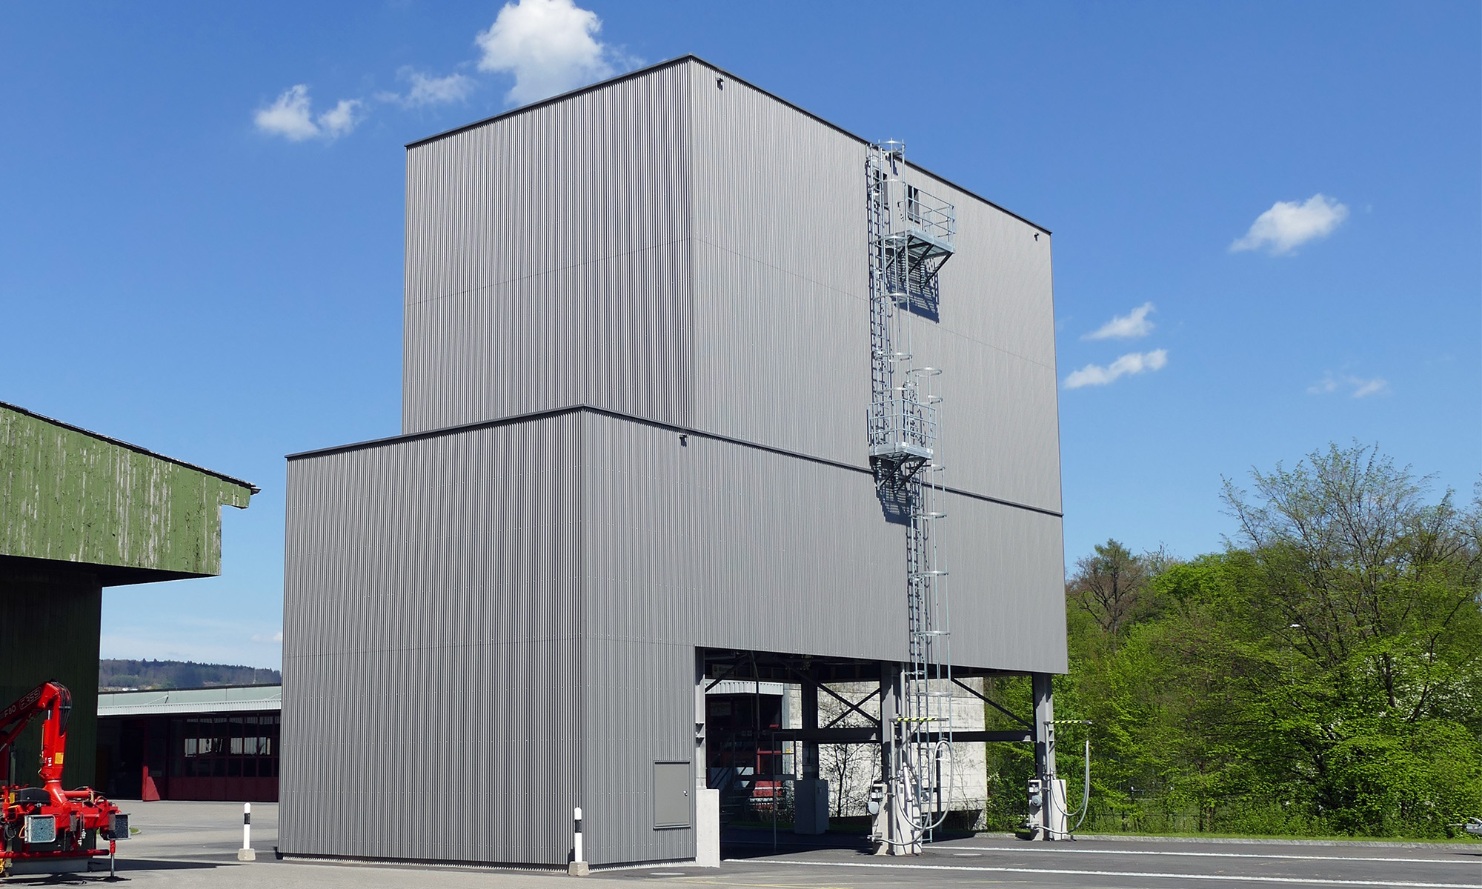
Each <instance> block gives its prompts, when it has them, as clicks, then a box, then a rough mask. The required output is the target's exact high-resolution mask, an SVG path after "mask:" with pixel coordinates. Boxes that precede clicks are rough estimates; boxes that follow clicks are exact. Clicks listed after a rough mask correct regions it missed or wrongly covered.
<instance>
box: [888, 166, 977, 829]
mask: <svg viewBox="0 0 1482 889" xmlns="http://www.w3.org/2000/svg"><path fill="white" fill-rule="evenodd" d="M904 165H905V146H904V145H903V144H902V143H899V142H882V143H880V144H878V145H872V146H870V149H869V154H868V158H867V160H866V163H865V181H866V192H867V201H866V204H867V213H866V215H867V226H868V236H869V263H870V358H871V361H870V408H869V412H868V415H867V420H868V424H867V425H868V432H869V446H870V467H871V469H872V470H873V472H874V476H875V486H876V488H877V490H878V491H879V494H880V497H881V500H882V503H885V504H887V506H893V507H895V508H896V509H897V510H898V512H899V513H900V514H902V515H903V518H904V520H905V524H906V605H907V629H908V633H909V638H908V652H909V658H910V660H909V661H908V662H907V663H905V664H903V665H902V667H901V685H900V710H899V715H898V716H897V718H896V723H895V726H894V731H893V738H892V740H893V747H894V751H895V755H894V758H893V761H892V764H891V765H892V771H893V773H894V774H893V775H892V776H891V780H890V781H889V782H888V784H889V786H890V788H891V791H890V792H891V794H892V796H894V797H895V799H894V800H893V802H894V804H895V806H896V807H898V810H899V811H903V812H905V813H907V816H906V819H905V823H907V824H908V825H909V827H908V831H909V834H910V835H909V836H906V837H896V838H893V839H892V838H889V837H884V838H882V839H885V840H886V841H888V842H893V843H895V844H897V845H915V844H919V843H920V842H921V841H922V840H923V839H929V838H930V833H931V831H932V830H933V829H934V828H935V827H937V826H938V825H940V823H941V821H942V820H943V819H944V818H945V817H946V811H947V807H948V802H949V799H948V797H949V796H950V789H951V772H952V757H951V754H952V692H951V691H950V688H951V681H952V659H951V650H950V646H951V635H950V633H949V631H948V613H947V594H946V577H947V572H946V570H945V569H944V568H943V566H942V563H941V559H940V555H939V553H938V551H937V533H936V528H937V524H938V523H939V522H940V521H941V520H942V519H944V518H945V517H946V513H945V512H944V511H943V510H942V501H943V496H942V494H943V492H942V469H943V466H942V463H941V459H940V455H939V445H938V437H939V433H940V425H939V420H938V405H939V404H940V403H941V400H942V399H941V397H940V396H939V395H938V394H936V393H935V392H934V391H933V383H934V381H935V380H936V378H937V377H938V376H940V375H941V370H939V369H938V368H935V367H930V366H927V365H922V364H918V363H917V362H916V358H915V355H914V354H913V351H912V343H911V327H912V317H913V315H916V314H918V309H919V308H921V307H927V308H929V310H930V311H929V313H928V312H926V311H922V312H920V314H930V315H931V316H933V317H934V316H935V314H936V298H937V285H938V282H937V272H938V271H939V270H940V269H941V267H942V265H943V264H944V263H945V262H946V261H947V260H948V259H949V258H951V255H952V241H953V237H954V235H955V234H956V225H957V220H956V215H955V209H954V208H953V206H952V205H951V204H948V203H946V202H945V201H942V200H940V199H938V198H935V197H933V196H931V195H929V194H927V193H925V192H923V191H922V190H920V189H919V188H917V187H915V186H911V185H907V184H906V183H905V182H904V181H903V180H902V179H901V170H902V168H903V167H904ZM933 681H935V684H936V688H935V689H933ZM882 728H883V727H882Z"/></svg>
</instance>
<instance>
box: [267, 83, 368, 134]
mask: <svg viewBox="0 0 1482 889" xmlns="http://www.w3.org/2000/svg"><path fill="white" fill-rule="evenodd" d="M360 108H361V101H360V100H359V99H341V100H340V101H339V102H338V103H337V104H336V105H335V106H334V107H333V108H331V109H329V110H328V111H324V112H321V113H319V114H318V115H315V114H314V111H313V107H312V103H311V101H310V99H309V87H308V86H307V85H305V84H302V83H300V84H295V85H294V86H291V87H289V88H288V89H286V90H284V91H283V94H282V95H280V96H279V97H278V99H277V101H275V102H273V103H272V104H271V105H267V106H265V107H262V108H259V109H257V113H256V114H254V115H253V121H254V122H255V123H256V124H257V128H258V129H259V130H261V131H262V132H264V133H268V134H269V135H273V136H282V137H283V138H285V139H287V140H288V141H290V142H303V141H305V140H307V139H324V140H328V141H332V140H334V139H338V138H339V137H341V136H343V135H345V134H347V133H349V132H350V131H351V130H353V129H355V126H356V124H358V123H360V120H361V117H360V114H359V112H360Z"/></svg>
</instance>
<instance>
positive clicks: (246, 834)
mask: <svg viewBox="0 0 1482 889" xmlns="http://www.w3.org/2000/svg"><path fill="white" fill-rule="evenodd" d="M237 860H238V861H256V860H257V853H256V852H254V851H252V803H242V848H240V849H238V850H237Z"/></svg>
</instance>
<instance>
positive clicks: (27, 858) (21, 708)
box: [0, 682, 129, 878]
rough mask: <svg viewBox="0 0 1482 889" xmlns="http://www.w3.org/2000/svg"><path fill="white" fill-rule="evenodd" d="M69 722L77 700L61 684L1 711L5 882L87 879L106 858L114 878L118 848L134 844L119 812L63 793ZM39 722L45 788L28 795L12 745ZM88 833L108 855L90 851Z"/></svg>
mask: <svg viewBox="0 0 1482 889" xmlns="http://www.w3.org/2000/svg"><path fill="white" fill-rule="evenodd" d="M71 714H72V693H71V692H69V691H68V690H67V689H66V687H65V686H63V685H61V684H59V683H56V682H43V683H41V684H40V685H38V686H36V687H35V688H34V689H32V690H31V691H29V692H27V693H26V694H24V695H22V696H21V697H20V699H19V700H17V701H16V702H15V703H13V704H11V705H10V706H9V707H6V708H5V709H4V710H0V878H3V877H8V876H11V875H12V874H46V873H50V874H56V873H72V872H76V871H84V870H87V869H88V863H89V861H91V860H92V859H93V858H95V857H98V856H101V855H107V856H108V857H109V861H108V863H109V870H110V871H111V870H112V865H113V856H114V854H115V853H116V852H117V849H116V842H117V841H118V840H122V839H127V838H128V836H129V816H128V815H125V814H123V813H122V812H120V811H119V810H118V806H116V805H114V804H113V803H111V802H109V801H108V800H106V799H104V798H103V797H101V796H99V795H98V793H97V792H96V791H93V790H90V789H88V788H86V787H83V788H79V789H77V790H63V789H62V764H63V762H64V760H65V757H66V754H67V720H68V717H70V716H71ZM37 716H40V717H41V718H42V723H41V768H40V770H39V776H40V778H41V786H40V787H25V786H22V785H20V784H17V783H15V782H16V778H15V776H14V775H12V774H11V768H12V766H11V759H12V756H11V745H13V744H14V743H15V739H16V738H17V737H19V736H20V734H21V732H22V731H23V730H24V729H25V727H26V726H27V724H29V723H30V722H31V720H32V719H34V718H35V717H37ZM89 831H95V832H96V835H97V836H101V837H102V838H103V839H105V840H107V841H108V848H107V850H106V851H105V850H103V849H98V848H89V843H88V840H89V838H90V835H89V833H88V832H89Z"/></svg>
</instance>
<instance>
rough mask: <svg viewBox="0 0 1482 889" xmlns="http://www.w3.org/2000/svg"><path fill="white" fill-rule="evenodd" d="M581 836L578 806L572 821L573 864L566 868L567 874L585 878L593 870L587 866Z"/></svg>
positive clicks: (579, 809)
mask: <svg viewBox="0 0 1482 889" xmlns="http://www.w3.org/2000/svg"><path fill="white" fill-rule="evenodd" d="M581 835H582V827H581V806H577V807H576V813H575V817H574V818H573V819H572V841H571V864H569V865H567V867H566V872H567V873H568V874H570V875H572V876H573V877H585V876H586V875H587V874H588V873H591V869H590V868H589V867H588V866H587V861H586V852H585V851H584V850H583V849H582V837H581Z"/></svg>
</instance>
